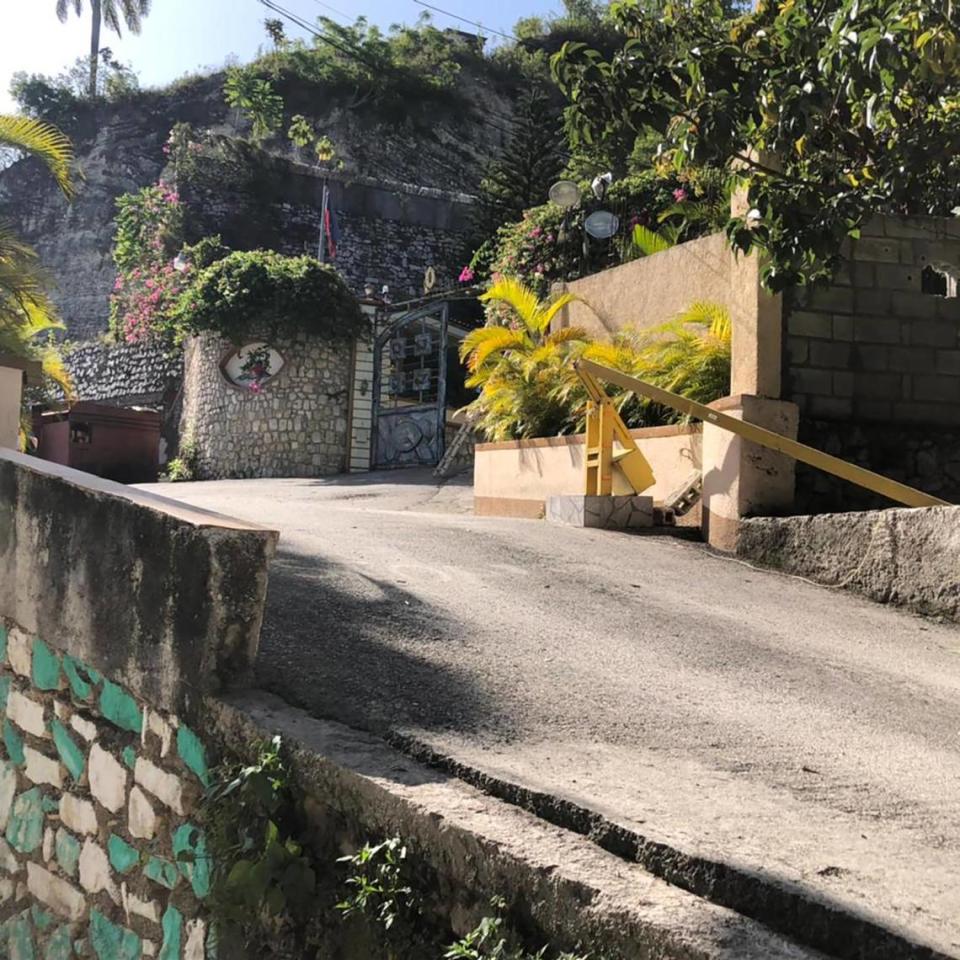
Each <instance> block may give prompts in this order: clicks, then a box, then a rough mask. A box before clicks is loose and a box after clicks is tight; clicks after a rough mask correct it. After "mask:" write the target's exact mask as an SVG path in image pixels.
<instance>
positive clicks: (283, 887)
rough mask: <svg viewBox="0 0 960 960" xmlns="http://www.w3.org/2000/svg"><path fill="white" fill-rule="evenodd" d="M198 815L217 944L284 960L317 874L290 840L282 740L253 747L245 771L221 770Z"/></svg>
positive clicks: (295, 829)
mask: <svg viewBox="0 0 960 960" xmlns="http://www.w3.org/2000/svg"><path fill="white" fill-rule="evenodd" d="M204 810H205V823H206V828H207V836H208V842H209V844H210V848H211V851H212V853H213V857H214V863H215V867H214V878H213V892H212V896H211V905H212V910H213V914H214V919H215V923H216V926H217V929H218V932H219V935H220V938H221V940H222V941H224V942H226V943H228V944H229V943H236V944H243V945H244V947H245V949H246V951H247V952H248V954H249V955H250V956H257V957H271V956H284V955H285V953H286V952H288V951H289V949H290V943H291V941H293V940H295V939H296V937H297V930H298V929H302V926H303V924H305V922H306V921H307V919H308V916H309V912H310V910H311V908H312V906H313V904H314V899H315V891H316V886H317V874H316V871H315V870H314V867H313V865H312V860H311V858H310V856H309V854H307V853H305V852H304V849H303V846H302V845H301V843H300V842H299V841H298V840H297V839H295V838H296V837H297V836H299V834H300V823H299V817H298V812H299V804H298V803H297V800H296V797H295V796H294V791H293V787H292V785H291V783H290V771H289V769H288V767H287V765H286V763H285V762H284V759H283V756H282V743H281V740H280V737H274V738H273V739H272V740H270V741H267V742H264V743H261V744H259V745H258V747H257V757H256V760H255V761H254V762H253V763H252V764H250V765H249V766H226V767H223V768H221V770H220V771H219V776H218V778H217V780H216V782H215V783H214V785H213V786H212V787H211V788H210V790H209V791H208V794H207V797H206V803H205V807H204ZM258 951H259V952H258Z"/></svg>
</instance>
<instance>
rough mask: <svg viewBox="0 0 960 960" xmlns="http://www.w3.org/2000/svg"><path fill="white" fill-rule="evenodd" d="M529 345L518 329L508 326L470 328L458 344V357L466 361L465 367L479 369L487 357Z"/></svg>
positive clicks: (472, 369) (473, 369)
mask: <svg viewBox="0 0 960 960" xmlns="http://www.w3.org/2000/svg"><path fill="white" fill-rule="evenodd" d="M528 346H531V344H530V341H529V339H528V338H527V337H526V336H525V335H524V334H523V332H522V331H520V330H512V329H511V328H510V327H480V328H478V329H477V330H471V331H470V333H468V334H467V336H466V337H464V338H463V342H462V343H461V344H460V359H461V360H466V361H467V369H468V370H470V371H477V370H479V369H480V368H481V367H482V366H483V365H484V364H485V363H486V362H487V360H488V359H490V358H491V357H494V356H495V355H497V354H502V353H503V352H504V351H506V350H511V349H513V350H521V349H523V348H524V347H528Z"/></svg>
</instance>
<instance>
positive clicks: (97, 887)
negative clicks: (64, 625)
mask: <svg viewBox="0 0 960 960" xmlns="http://www.w3.org/2000/svg"><path fill="white" fill-rule="evenodd" d="M0 712H2V723H3V735H2V738H3V744H2V747H0V956H2V957H9V958H10V960H35V958H36V960H39V958H44V960H72V958H77V960H140V958H141V957H143V958H150V957H156V958H158V960H208V958H210V960H212V958H213V957H214V956H215V952H216V947H215V943H214V942H213V941H214V938H213V936H212V935H211V934H210V933H209V929H208V923H207V912H206V910H205V908H204V901H205V899H206V898H207V897H208V895H209V893H210V874H211V870H210V860H209V856H208V853H207V846H206V840H205V837H204V833H203V830H202V829H201V828H200V827H199V826H197V823H196V820H195V816H196V811H197V804H198V801H199V799H200V798H201V796H202V793H203V790H204V787H205V786H206V785H207V784H208V781H209V772H208V767H207V760H206V756H205V752H204V747H203V745H202V744H201V742H200V740H199V739H198V737H197V736H196V734H195V733H194V732H193V731H192V730H191V729H190V728H189V727H187V726H186V725H185V724H184V723H182V722H181V721H180V720H179V719H178V718H177V717H175V716H172V715H170V714H162V713H159V712H157V711H155V710H153V709H151V708H150V707H149V706H147V705H146V704H144V703H142V702H141V701H138V700H137V699H136V698H134V697H133V696H131V695H130V693H128V692H127V691H126V690H125V689H124V687H123V686H122V685H120V684H118V683H115V682H113V680H111V679H110V678H108V677H105V676H103V675H101V674H100V673H98V672H97V671H96V670H94V669H93V668H92V667H90V666H88V665H86V664H84V663H81V662H80V661H78V660H76V659H74V658H72V657H70V656H67V655H65V654H61V653H60V652H58V651H57V649H56V647H55V646H53V645H52V638H47V639H41V638H39V637H33V636H29V635H28V634H26V633H25V632H24V631H22V630H20V629H18V628H17V626H16V625H14V624H11V623H9V622H4V623H0Z"/></svg>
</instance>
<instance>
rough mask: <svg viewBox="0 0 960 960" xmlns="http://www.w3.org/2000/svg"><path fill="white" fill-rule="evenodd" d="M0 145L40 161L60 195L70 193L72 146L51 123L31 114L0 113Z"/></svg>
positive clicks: (69, 194)
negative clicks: (47, 169)
mask: <svg viewBox="0 0 960 960" xmlns="http://www.w3.org/2000/svg"><path fill="white" fill-rule="evenodd" d="M0 146H4V147H13V148H14V149H16V150H22V151H24V152H25V153H30V154H33V155H34V156H35V157H37V158H39V159H40V160H42V161H43V162H44V163H45V164H46V165H47V167H48V168H49V170H50V172H51V173H52V174H53V177H54V179H55V180H56V181H57V185H58V186H59V187H60V189H61V190H62V191H63V192H64V194H65V195H66V196H68V197H72V196H73V193H74V190H73V178H72V175H71V172H70V167H71V164H72V163H73V145H72V144H71V143H70V140H69V138H68V137H67V136H66V135H65V134H63V133H61V132H60V131H59V130H58V129H57V128H56V127H55V126H53V125H52V124H50V123H45V122H44V121H43V120H34V119H33V118H32V117H12V116H9V115H8V114H0Z"/></svg>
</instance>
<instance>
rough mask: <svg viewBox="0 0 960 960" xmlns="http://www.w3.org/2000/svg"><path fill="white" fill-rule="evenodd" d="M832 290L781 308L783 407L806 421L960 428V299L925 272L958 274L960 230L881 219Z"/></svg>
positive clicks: (939, 223)
mask: <svg viewBox="0 0 960 960" xmlns="http://www.w3.org/2000/svg"><path fill="white" fill-rule="evenodd" d="M847 254H848V259H847V260H846V262H845V264H844V266H843V268H842V270H841V272H840V274H839V275H838V276H837V278H836V280H835V281H834V282H833V283H832V284H831V285H829V286H821V287H814V288H808V289H800V290H796V291H794V292H793V293H792V294H791V295H790V296H789V297H788V298H786V301H785V304H784V336H785V343H784V346H785V349H784V392H783V397H784V399H787V400H792V401H793V402H794V403H796V404H797V405H798V406H799V407H800V412H801V416H802V417H812V418H819V419H826V420H855V421H861V422H864V421H865V422H874V423H885V424H899V425H907V424H938V425H945V426H952V427H956V426H960V299H957V298H956V297H953V298H948V297H944V296H938V295H936V294H931V293H925V292H924V291H923V289H922V284H923V274H924V270H926V269H928V268H946V269H953V270H955V271H957V272H960V220H950V219H939V218H932V217H924V218H897V217H876V218H875V219H874V220H872V221H871V222H870V223H869V224H867V226H866V227H865V228H864V230H863V234H862V237H861V239H860V240H857V241H853V242H852V243H851V244H850V245H849V249H848V251H847Z"/></svg>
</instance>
